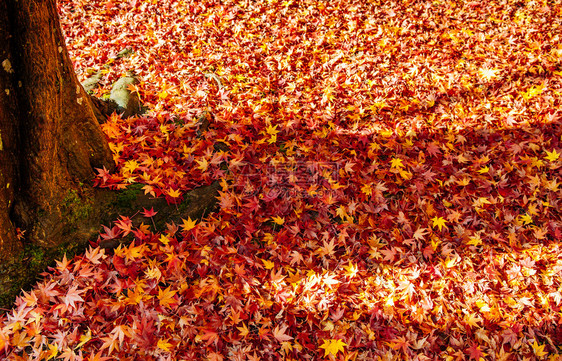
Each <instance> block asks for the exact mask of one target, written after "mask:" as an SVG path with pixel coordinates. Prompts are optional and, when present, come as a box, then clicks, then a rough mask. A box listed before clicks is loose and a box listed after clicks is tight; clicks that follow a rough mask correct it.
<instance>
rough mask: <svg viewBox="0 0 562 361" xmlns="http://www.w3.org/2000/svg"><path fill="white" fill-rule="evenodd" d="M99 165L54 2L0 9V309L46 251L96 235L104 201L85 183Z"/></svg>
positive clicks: (88, 106) (93, 128) (89, 114)
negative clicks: (22, 233) (19, 232)
mask: <svg viewBox="0 0 562 361" xmlns="http://www.w3.org/2000/svg"><path fill="white" fill-rule="evenodd" d="M103 166H105V167H106V168H108V169H112V168H113V167H114V162H113V160H112V157H111V152H110V150H109V147H108V145H107V141H106V139H105V135H104V134H103V133H102V131H101V128H100V126H99V124H98V122H97V120H96V117H95V114H94V108H93V105H92V102H91V100H90V97H89V96H88V95H87V94H86V93H85V92H84V90H83V88H82V86H81V85H80V84H79V82H78V80H77V78H76V75H75V73H74V69H73V67H72V63H71V61H70V58H69V56H68V52H67V50H66V46H65V43H64V39H63V36H62V32H61V30H60V24H59V20H58V15H57V12H56V7H55V2H54V0H3V1H0V302H1V303H3V304H5V300H9V299H10V298H13V296H14V295H15V294H16V293H17V292H18V291H19V289H20V287H22V286H24V283H25V282H26V280H29V279H33V277H34V274H33V272H37V271H41V270H40V269H39V268H38V267H40V266H41V265H42V262H43V261H44V260H45V259H46V258H45V257H46V255H47V254H48V253H49V251H46V250H47V249H55V248H56V247H57V246H60V245H61V244H69V243H70V244H72V243H76V241H77V240H79V238H80V236H81V235H82V234H85V233H88V231H93V230H95V231H97V230H98V229H99V225H100V217H101V215H102V212H103V211H102V210H101V209H99V207H97V205H98V202H107V201H108V198H107V197H108V195H107V193H100V192H97V191H95V190H94V189H93V188H92V186H91V181H92V179H93V177H94V174H95V173H94V168H98V167H103ZM16 227H17V228H19V229H21V230H25V237H24V238H23V239H18V238H17V236H16ZM82 241H83V240H82ZM30 250H32V251H31V252H30ZM38 258H41V259H40V260H39V259H38ZM28 273H29V274H30V275H31V278H29V277H27V276H29V275H28ZM35 275H36V273H35ZM3 300H4V302H2V301H3Z"/></svg>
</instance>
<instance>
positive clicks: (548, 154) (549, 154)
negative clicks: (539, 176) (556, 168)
mask: <svg viewBox="0 0 562 361" xmlns="http://www.w3.org/2000/svg"><path fill="white" fill-rule="evenodd" d="M545 158H546V160H548V161H549V162H555V161H556V160H558V158H560V153H557V152H556V149H553V150H552V152H549V151H548V150H547V151H546V155H545Z"/></svg>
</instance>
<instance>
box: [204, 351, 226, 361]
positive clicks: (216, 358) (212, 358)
mask: <svg viewBox="0 0 562 361" xmlns="http://www.w3.org/2000/svg"><path fill="white" fill-rule="evenodd" d="M207 360H208V361H223V360H224V357H223V355H221V354H220V353H216V352H209V354H208V355H207Z"/></svg>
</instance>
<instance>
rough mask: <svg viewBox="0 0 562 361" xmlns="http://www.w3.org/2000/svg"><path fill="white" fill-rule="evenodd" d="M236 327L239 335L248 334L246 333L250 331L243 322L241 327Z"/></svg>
mask: <svg viewBox="0 0 562 361" xmlns="http://www.w3.org/2000/svg"><path fill="white" fill-rule="evenodd" d="M236 328H237V329H238V331H240V336H242V337H244V336H246V335H248V333H250V330H248V327H246V325H245V324H244V323H242V327H236Z"/></svg>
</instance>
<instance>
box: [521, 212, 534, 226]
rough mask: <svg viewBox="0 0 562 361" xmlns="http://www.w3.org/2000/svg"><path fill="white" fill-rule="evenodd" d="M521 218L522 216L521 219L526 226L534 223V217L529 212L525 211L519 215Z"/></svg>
mask: <svg viewBox="0 0 562 361" xmlns="http://www.w3.org/2000/svg"><path fill="white" fill-rule="evenodd" d="M519 218H521V221H523V225H525V226H526V225H528V224H531V223H533V218H531V216H530V215H529V214H527V213H525V214H524V215H522V216H519Z"/></svg>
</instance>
